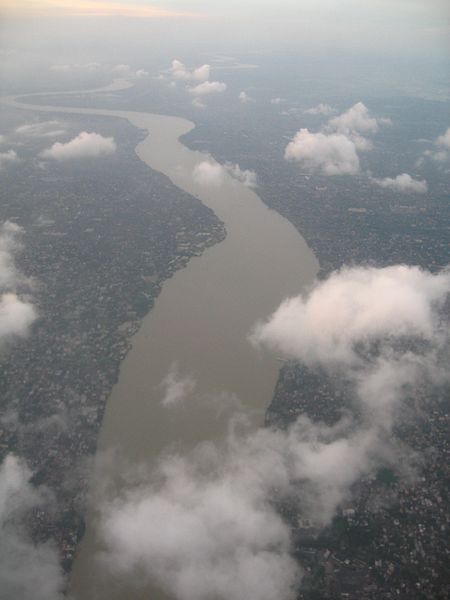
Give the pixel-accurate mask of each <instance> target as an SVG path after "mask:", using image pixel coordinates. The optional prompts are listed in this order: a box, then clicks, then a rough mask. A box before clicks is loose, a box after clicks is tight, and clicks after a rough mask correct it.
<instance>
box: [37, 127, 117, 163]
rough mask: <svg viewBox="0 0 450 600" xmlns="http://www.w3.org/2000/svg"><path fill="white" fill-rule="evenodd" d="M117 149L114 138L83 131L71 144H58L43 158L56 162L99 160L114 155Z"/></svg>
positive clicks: (44, 154)
mask: <svg viewBox="0 0 450 600" xmlns="http://www.w3.org/2000/svg"><path fill="white" fill-rule="evenodd" d="M116 148H117V146H116V143H115V141H114V138H112V137H103V136H102V135H100V134H99V133H88V132H87V131H82V132H81V133H79V134H78V135H77V136H76V137H75V138H73V139H72V140H70V142H67V143H65V144H63V143H61V142H56V143H55V144H53V146H52V147H51V148H48V149H47V150H44V151H43V152H42V153H41V156H42V157H43V158H47V159H52V160H56V161H66V160H78V159H83V158H97V157H100V156H108V155H109V154H114V152H115V151H116Z"/></svg>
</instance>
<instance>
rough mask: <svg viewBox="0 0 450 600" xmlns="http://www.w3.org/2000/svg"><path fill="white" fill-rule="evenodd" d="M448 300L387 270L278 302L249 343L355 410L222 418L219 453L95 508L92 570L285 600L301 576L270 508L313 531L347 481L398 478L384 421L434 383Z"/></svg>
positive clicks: (176, 467)
mask: <svg viewBox="0 0 450 600" xmlns="http://www.w3.org/2000/svg"><path fill="white" fill-rule="evenodd" d="M449 293H450V272H449V271H443V272H440V273H437V274H431V273H428V272H426V271H422V270H420V269H419V268H417V267H405V266H401V265H399V266H395V267H389V268H384V269H376V268H353V269H342V270H341V271H339V272H337V273H334V274H332V275H331V276H330V277H329V278H328V279H327V280H325V281H321V282H317V283H316V284H315V286H314V287H313V288H312V289H311V290H310V292H309V294H308V295H305V296H304V297H302V296H300V297H298V298H291V299H289V300H287V301H286V302H284V303H283V304H282V305H281V306H280V308H279V309H278V310H277V311H276V312H275V313H274V315H272V317H271V318H270V319H269V320H268V321H267V322H266V323H264V324H259V325H258V326H257V327H256V329H255V332H254V334H253V340H254V341H256V342H257V343H264V344H266V345H268V346H269V347H270V348H272V349H274V350H275V351H276V353H277V354H279V353H282V354H284V355H286V356H288V357H294V358H296V359H298V360H300V361H302V362H304V363H305V364H307V365H310V366H312V367H314V366H316V365H320V366H322V367H323V368H325V369H329V370H330V371H331V372H332V373H333V374H334V375H336V373H337V372H339V369H342V371H343V375H344V377H345V378H346V380H348V379H350V381H351V382H352V383H353V384H354V387H353V393H352V390H351V389H350V390H349V394H350V395H351V397H352V396H354V398H353V401H354V403H355V404H354V405H352V404H350V403H349V405H348V408H347V413H346V414H345V415H344V416H342V417H341V419H340V420H338V421H337V422H336V423H335V424H334V425H332V426H328V425H325V424H324V423H320V422H317V423H314V422H312V421H310V420H309V419H307V418H306V417H304V416H302V417H300V418H298V419H297V420H296V422H295V423H293V424H292V425H291V426H290V427H289V428H288V429H287V430H274V429H270V428H261V429H258V430H256V431H255V430H252V428H251V427H248V426H247V423H246V421H245V417H243V416H242V415H236V414H235V415H234V418H232V420H231V423H230V429H229V432H228V435H227V437H226V439H225V441H224V442H223V443H220V444H212V443H203V444H201V445H199V446H198V447H196V448H195V449H194V450H193V451H192V452H190V453H189V454H187V455H183V456H181V455H179V454H165V455H164V456H163V457H162V458H161V459H160V461H159V463H158V465H157V467H156V469H155V470H154V471H152V472H151V473H150V474H149V475H148V476H147V477H146V476H144V478H143V479H142V477H141V479H138V481H137V483H136V485H134V486H131V487H129V488H128V489H125V490H124V492H123V493H122V495H121V496H120V497H116V498H114V500H112V501H111V500H109V501H107V502H104V501H102V502H101V504H100V524H99V532H100V537H101V538H102V541H103V543H104V547H105V551H104V553H103V554H102V564H103V566H105V567H106V568H107V569H109V570H110V571H111V572H113V573H114V574H117V573H118V572H119V573H125V574H127V575H128V576H130V575H131V576H133V575H136V576H138V577H139V578H140V580H141V578H144V580H147V581H149V582H152V583H153V584H156V585H158V586H160V587H161V588H162V589H163V590H164V591H165V592H166V593H168V594H169V595H171V596H172V597H174V599H176V600H207V599H209V598H217V600H240V599H241V598H252V599H253V598H258V599H259V600H273V598H277V599H279V600H294V598H296V595H297V594H296V591H297V589H298V583H299V580H300V578H301V575H302V572H301V567H300V565H298V564H297V563H296V562H294V560H293V559H292V557H291V551H292V544H291V540H290V531H289V525H288V524H287V523H286V522H285V521H284V520H283V519H282V518H281V516H280V514H279V512H278V510H277V508H276V507H277V506H279V505H280V503H281V504H282V503H283V502H284V501H286V500H288V501H289V502H290V505H291V506H293V507H295V508H294V509H295V510H296V511H297V515H298V516H300V517H301V518H303V519H308V520H311V521H312V522H313V524H314V526H315V527H322V526H324V525H327V524H328V523H330V521H331V519H332V518H333V516H334V515H335V513H336V510H337V508H338V507H339V506H342V504H343V503H344V502H346V501H348V500H349V499H350V498H351V489H352V486H353V484H354V483H355V482H356V481H357V480H358V479H359V478H360V477H361V476H363V475H365V474H368V473H373V472H375V471H376V469H378V468H379V467H380V466H381V465H390V466H392V467H394V468H396V469H400V468H401V469H403V468H405V466H406V467H407V462H405V461H406V459H407V458H408V451H407V449H405V448H401V447H397V446H396V445H395V442H394V441H393V436H392V426H393V424H394V423H395V422H399V421H400V422H401V420H402V418H403V415H404V412H403V411H402V410H396V408H399V407H401V406H402V403H404V402H406V401H407V400H408V399H409V398H410V396H411V392H412V386H413V385H414V384H415V383H418V382H419V381H420V383H421V385H422V384H423V383H424V382H425V381H428V382H430V381H431V380H433V381H434V380H436V375H438V376H437V379H439V377H440V376H441V375H440V374H441V373H442V372H441V371H440V367H441V366H442V365H441V362H440V361H441V359H442V356H439V353H440V351H444V352H443V354H445V353H446V352H447V351H448V342H449V339H448V338H449V335H448V316H447V317H446V316H445V314H444V313H443V312H442V310H441V309H443V306H444V303H445V301H446V299H447V297H448V294H449ZM414 340H417V341H418V343H417V344H414ZM406 341H407V342H408V343H403V344H402V342H406ZM444 358H445V356H444ZM443 366H444V367H445V366H446V363H444V364H443ZM438 373H439V374H438ZM430 375H431V376H430ZM427 376H428V380H427ZM413 404H414V403H413ZM102 481H103V479H102Z"/></svg>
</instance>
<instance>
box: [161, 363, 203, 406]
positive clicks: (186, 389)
mask: <svg viewBox="0 0 450 600" xmlns="http://www.w3.org/2000/svg"><path fill="white" fill-rule="evenodd" d="M195 385H196V382H195V379H194V378H193V377H191V376H190V375H181V374H180V373H179V371H178V366H177V365H176V364H173V365H172V366H171V368H170V369H169V372H168V373H167V375H166V376H165V377H164V379H163V380H162V382H161V384H160V386H159V388H160V389H161V391H162V393H163V396H162V398H161V404H162V405H163V406H167V407H170V406H175V405H177V404H179V403H180V402H183V401H184V400H185V399H186V398H187V396H189V394H191V393H192V392H193V391H194V389H195Z"/></svg>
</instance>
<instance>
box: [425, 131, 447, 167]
mask: <svg viewBox="0 0 450 600" xmlns="http://www.w3.org/2000/svg"><path fill="white" fill-rule="evenodd" d="M433 145H434V147H435V149H434V150H425V152H424V153H423V154H424V156H427V157H429V158H431V159H432V160H434V161H435V162H437V163H446V162H448V161H450V127H449V128H448V129H447V131H446V132H445V133H444V134H442V135H440V136H439V137H437V138H436V140H435V141H434V142H433Z"/></svg>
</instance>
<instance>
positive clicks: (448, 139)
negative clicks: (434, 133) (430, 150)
mask: <svg viewBox="0 0 450 600" xmlns="http://www.w3.org/2000/svg"><path fill="white" fill-rule="evenodd" d="M435 143H436V146H441V147H442V148H446V149H447V150H450V127H449V128H448V129H447V131H446V132H445V133H444V134H443V135H440V136H439V137H438V138H437V139H436V142H435Z"/></svg>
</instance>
